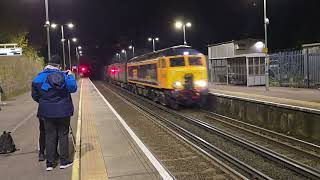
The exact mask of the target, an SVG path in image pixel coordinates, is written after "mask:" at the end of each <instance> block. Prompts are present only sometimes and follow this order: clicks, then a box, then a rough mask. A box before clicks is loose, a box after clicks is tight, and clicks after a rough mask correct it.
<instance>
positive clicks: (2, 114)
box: [0, 92, 79, 180]
mask: <svg viewBox="0 0 320 180" xmlns="http://www.w3.org/2000/svg"><path fill="white" fill-rule="evenodd" d="M72 97H73V103H74V106H75V116H73V117H72V121H71V125H72V127H73V130H74V131H75V130H76V120H77V109H78V99H79V98H78V93H76V94H73V96H72ZM6 104H7V105H5V106H2V110H1V111H0V132H1V133H2V132H3V131H11V132H12V136H13V139H14V141H15V144H16V146H17V148H18V149H20V150H19V151H16V152H15V153H13V154H9V155H0V179H1V180H29V179H30V180H31V179H32V180H56V179H70V178H71V175H72V169H71V168H68V169H65V170H60V169H59V168H55V169H54V170H53V171H52V172H46V171H45V168H46V165H45V162H38V137H39V121H38V119H37V117H36V112H37V106H38V105H37V103H35V102H34V101H33V100H32V98H31V92H28V93H25V94H23V95H20V96H17V97H14V98H11V99H9V100H8V101H6ZM74 133H76V132H74ZM71 143H72V141H71V136H70V148H71V149H70V155H71V156H70V158H72V157H73V156H72V152H73V149H72V147H73V146H72V144H71Z"/></svg>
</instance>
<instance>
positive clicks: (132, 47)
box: [129, 45, 134, 57]
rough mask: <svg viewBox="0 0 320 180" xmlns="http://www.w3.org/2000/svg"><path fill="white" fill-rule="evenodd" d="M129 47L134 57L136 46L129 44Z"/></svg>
mask: <svg viewBox="0 0 320 180" xmlns="http://www.w3.org/2000/svg"><path fill="white" fill-rule="evenodd" d="M129 49H132V57H134V46H132V45H131V46H129Z"/></svg>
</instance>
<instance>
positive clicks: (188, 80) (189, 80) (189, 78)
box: [184, 74, 194, 90]
mask: <svg viewBox="0 0 320 180" xmlns="http://www.w3.org/2000/svg"><path fill="white" fill-rule="evenodd" d="M184 81H185V83H184V84H185V85H184V86H185V89H186V90H192V89H193V88H194V86H193V75H192V74H186V75H185V76H184Z"/></svg>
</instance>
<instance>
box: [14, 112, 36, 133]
mask: <svg viewBox="0 0 320 180" xmlns="http://www.w3.org/2000/svg"><path fill="white" fill-rule="evenodd" d="M36 113H37V111H34V112H32V113H31V114H30V115H29V116H27V117H26V118H25V119H23V120H22V121H20V122H19V123H18V124H17V125H16V126H15V127H14V128H13V129H12V130H11V131H10V132H11V133H15V132H16V131H17V130H18V129H19V128H20V127H21V126H22V125H24V123H26V122H27V121H29V120H30V119H31V118H32V117H33V116H34V115H35V114H36Z"/></svg>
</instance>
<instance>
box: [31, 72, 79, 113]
mask: <svg viewBox="0 0 320 180" xmlns="http://www.w3.org/2000/svg"><path fill="white" fill-rule="evenodd" d="M76 91H77V82H76V80H75V78H74V77H73V76H70V75H67V74H66V73H64V72H62V71H60V70H56V69H49V68H47V69H45V70H44V71H43V72H41V73H40V74H38V76H37V77H36V78H35V79H34V80H33V82H32V98H33V100H35V101H36V102H38V103H39V107H38V117H43V118H65V117H71V116H72V115H73V112H74V107H73V103H72V98H71V93H75V92H76Z"/></svg>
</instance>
